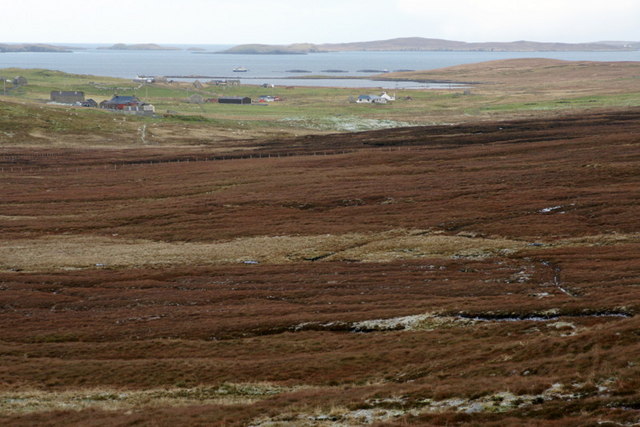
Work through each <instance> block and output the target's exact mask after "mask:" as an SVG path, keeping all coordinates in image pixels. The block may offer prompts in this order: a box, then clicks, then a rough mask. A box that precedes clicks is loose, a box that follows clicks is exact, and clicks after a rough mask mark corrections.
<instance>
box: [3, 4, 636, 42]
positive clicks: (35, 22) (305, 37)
mask: <svg viewBox="0 0 640 427" xmlns="http://www.w3.org/2000/svg"><path fill="white" fill-rule="evenodd" d="M0 1H2V2H3V3H5V2H6V3H9V2H8V0H0ZM5 9H6V10H5V12H6V13H5V14H4V19H3V23H2V25H1V26H0V42H44V43H116V42H123V43H151V42H155V43H165V44H166V43H177V44H237V43H283V44H284V43H293V42H312V43H323V42H343V41H365V40H378V39H387V38H394V37H413V36H418V37H433V38H445V39H451V40H462V41H514V40H534V41H562V42H588V41H599V40H632V41H640V25H638V22H640V1H639V0H607V1H603V0H529V1H517V0H448V1H444V2H443V1H442V0H437V1H432V0H315V1H305V0H270V1H267V0H181V1H175V2H174V1H171V2H169V1H162V0H109V1H104V0H21V1H19V2H10V5H9V4H6V5H5Z"/></svg>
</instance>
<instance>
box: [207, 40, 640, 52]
mask: <svg viewBox="0 0 640 427" xmlns="http://www.w3.org/2000/svg"><path fill="white" fill-rule="evenodd" d="M639 49H640V42H621V41H614V42H596V43H543V42H532V41H525V40H521V41H514V42H485V43H467V42H461V41H453V40H443V39H429V38H422V37H405V38H395V39H390V40H377V41H369V42H355V43H326V44H312V43H295V44H290V45H266V44H243V45H239V46H235V47H232V48H230V49H227V50H224V51H222V52H216V53H225V54H254V55H292V54H297V55H301V54H307V53H321V52H348V51H461V52H462V51H465V52H474V51H475V52H615V51H632V50H639Z"/></svg>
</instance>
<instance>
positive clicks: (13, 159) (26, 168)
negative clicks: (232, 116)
mask: <svg viewBox="0 0 640 427" xmlns="http://www.w3.org/2000/svg"><path fill="white" fill-rule="evenodd" d="M423 148H427V147H422V146H417V147H412V146H394V147H367V148H360V149H350V150H329V151H313V152H302V153H301V152H296V151H289V152H282V153H250V154H244V155H235V156H234V155H220V156H204V157H196V156H194V157H180V158H174V159H167V160H146V161H130V162H127V161H122V162H114V163H111V162H109V163H103V164H93V165H87V166H70V167H67V168H64V167H61V166H47V165H23V166H17V165H16V166H6V165H2V166H0V173H4V172H9V173H13V172H37V171H40V172H42V171H46V170H53V171H58V172H60V171H62V170H66V171H70V170H72V169H74V168H75V171H76V172H79V171H80V170H81V169H82V170H91V169H101V168H102V169H104V170H107V169H111V168H112V169H113V170H119V169H124V168H126V167H135V166H139V167H142V166H152V165H163V164H164V165H168V164H171V163H182V162H186V163H189V162H193V163H204V162H214V161H215V162H217V161H232V160H250V159H279V158H282V157H311V156H313V157H317V156H338V155H346V154H353V153H358V152H363V151H364V152H385V151H386V152H394V151H395V152H401V151H413V150H416V149H417V150H419V149H423ZM62 155H69V153H68V152H67V153H36V154H33V155H31V154H30V155H13V156H0V163H1V162H5V163H18V162H19V161H25V160H30V159H38V158H44V157H54V156H62Z"/></svg>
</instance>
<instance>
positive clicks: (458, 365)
mask: <svg viewBox="0 0 640 427" xmlns="http://www.w3.org/2000/svg"><path fill="white" fill-rule="evenodd" d="M243 144H244V145H243ZM238 145H239V146H241V147H240V149H239V150H232V149H231V148H229V149H225V150H220V149H217V150H214V149H211V150H210V149H208V148H203V147H191V148H175V147H174V148H171V147H155V148H153V147H145V148H126V147H124V148H123V147H120V148H117V149H115V148H93V149H79V148H63V147H61V148H50V149H45V148H33V147H32V148H29V147H26V148H25V147H20V146H13V147H2V149H1V151H0V163H1V164H0V169H1V172H0V177H1V179H2V198H1V200H0V227H1V229H2V235H1V240H2V245H0V322H1V324H2V328H0V358H1V360H2V363H1V364H0V420H1V421H2V423H3V424H5V425H17V426H20V425H154V426H156V425H159V426H170V425H171V426H173V425H228V426H230V425H238V426H240V425H254V426H301V425H303V426H304V425H307V426H330V425H347V426H352V425H353V426H356V425H494V426H502V425H525V426H541V425H545V426H584V425H634V424H637V423H638V422H640V412H639V409H640V393H639V391H638V390H640V369H639V368H638V364H639V363H640V356H639V355H640V320H639V319H638V315H637V313H638V310H639V309H640V304H639V301H640V234H639V229H638V218H639V217H640V203H639V202H638V200H640V110H638V109H637V108H626V109H610V110H591V111H576V112H575V113H574V114H563V115H560V116H558V117H553V118H551V117H541V118H540V117H538V118H536V117H531V118H527V119H520V120H516V121H501V122H491V121H483V122H478V123H465V124H460V125H455V126H433V127H414V128H403V129H394V130H384V131H376V132H364V133H355V134H337V135H328V136H327V135H325V136H308V137H303V138H297V139H296V138H289V139H278V140H273V141H255V142H250V141H244V142H238Z"/></svg>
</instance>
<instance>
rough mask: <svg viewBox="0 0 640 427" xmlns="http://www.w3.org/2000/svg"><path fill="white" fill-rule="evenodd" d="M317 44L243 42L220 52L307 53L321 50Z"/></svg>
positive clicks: (257, 53)
mask: <svg viewBox="0 0 640 427" xmlns="http://www.w3.org/2000/svg"><path fill="white" fill-rule="evenodd" d="M322 51H323V50H321V49H320V48H319V47H318V46H317V45H314V44H311V43H295V44H290V45H269V44H243V45H239V46H235V47H232V48H230V49H227V50H223V51H221V52H209V53H233V54H251V55H306V54H307V53H313V52H322Z"/></svg>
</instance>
